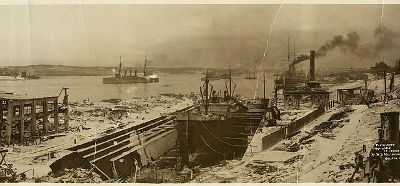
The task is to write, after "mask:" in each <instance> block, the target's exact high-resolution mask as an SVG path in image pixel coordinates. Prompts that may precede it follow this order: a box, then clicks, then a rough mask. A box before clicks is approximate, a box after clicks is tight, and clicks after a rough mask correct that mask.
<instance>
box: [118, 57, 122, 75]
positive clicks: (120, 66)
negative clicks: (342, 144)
mask: <svg viewBox="0 0 400 186" xmlns="http://www.w3.org/2000/svg"><path fill="white" fill-rule="evenodd" d="M121 70H122V63H121V56H119V70H118V76H119V77H121Z"/></svg>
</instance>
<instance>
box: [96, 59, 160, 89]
mask: <svg viewBox="0 0 400 186" xmlns="http://www.w3.org/2000/svg"><path fill="white" fill-rule="evenodd" d="M146 65H147V57H146V59H145V62H144V69H143V76H138V75H137V70H135V74H134V75H133V76H132V70H130V72H129V76H127V74H126V73H127V70H125V73H124V75H123V76H122V75H121V71H122V62H121V56H120V57H119V69H118V73H116V74H115V76H114V77H107V78H103V84H128V83H154V82H158V81H159V79H158V76H157V75H156V74H153V73H147V72H146Z"/></svg>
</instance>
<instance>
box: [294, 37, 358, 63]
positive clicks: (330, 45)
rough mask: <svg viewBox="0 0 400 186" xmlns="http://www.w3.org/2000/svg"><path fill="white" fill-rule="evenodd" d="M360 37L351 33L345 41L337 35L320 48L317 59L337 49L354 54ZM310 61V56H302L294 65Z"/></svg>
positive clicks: (316, 54)
mask: <svg viewBox="0 0 400 186" xmlns="http://www.w3.org/2000/svg"><path fill="white" fill-rule="evenodd" d="M360 40H361V39H360V35H358V34H357V32H354V31H353V32H350V33H348V34H347V39H344V38H343V36H342V35H335V36H333V38H332V39H331V40H330V41H327V42H325V44H324V45H322V46H321V47H319V49H318V50H317V51H316V53H315V57H324V56H326V54H327V53H328V52H329V51H333V50H335V48H340V50H341V51H342V52H348V51H350V52H354V51H355V50H356V49H357V48H358V42H360ZM307 59H310V56H308V55H304V54H303V55H300V56H299V57H297V59H296V60H295V61H293V64H297V63H300V62H302V61H305V60H307Z"/></svg>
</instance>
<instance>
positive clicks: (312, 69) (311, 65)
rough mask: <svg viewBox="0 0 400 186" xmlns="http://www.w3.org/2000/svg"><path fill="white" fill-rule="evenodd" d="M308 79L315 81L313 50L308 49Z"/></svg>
mask: <svg viewBox="0 0 400 186" xmlns="http://www.w3.org/2000/svg"><path fill="white" fill-rule="evenodd" d="M310 81H315V51H314V50H311V51H310Z"/></svg>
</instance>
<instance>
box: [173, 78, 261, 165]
mask: <svg viewBox="0 0 400 186" xmlns="http://www.w3.org/2000/svg"><path fill="white" fill-rule="evenodd" d="M206 77H207V75H206ZM209 81H210V80H208V79H205V83H204V85H203V86H202V87H200V94H201V100H199V101H198V105H197V107H195V108H194V109H192V110H190V111H188V112H186V113H184V114H181V115H179V116H178V117H177V128H178V141H179V147H178V148H179V153H180V156H181V157H182V163H183V164H185V165H189V166H197V165H201V166H207V165H212V164H215V163H218V162H219V161H221V160H224V159H225V160H226V159H232V158H235V157H241V156H242V155H243V154H244V152H245V151H246V149H247V146H248V140H249V139H251V136H252V135H253V134H254V132H255V131H256V129H257V127H258V126H259V124H260V122H261V121H262V120H263V119H264V116H265V112H266V108H267V106H268V99H265V96H264V98H263V99H262V98H261V99H252V100H240V99H239V98H237V97H236V96H234V91H235V90H234V89H235V87H236V84H235V83H234V82H233V81H232V77H231V76H230V77H229V80H228V81H227V82H225V85H226V90H225V91H224V93H223V95H220V94H219V93H217V92H216V91H215V90H213V86H212V85H211V84H210V82H209ZM228 87H229V88H228ZM232 87H234V88H233V89H232Z"/></svg>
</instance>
